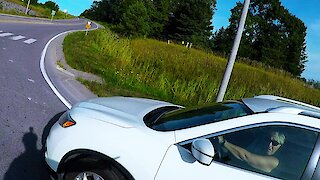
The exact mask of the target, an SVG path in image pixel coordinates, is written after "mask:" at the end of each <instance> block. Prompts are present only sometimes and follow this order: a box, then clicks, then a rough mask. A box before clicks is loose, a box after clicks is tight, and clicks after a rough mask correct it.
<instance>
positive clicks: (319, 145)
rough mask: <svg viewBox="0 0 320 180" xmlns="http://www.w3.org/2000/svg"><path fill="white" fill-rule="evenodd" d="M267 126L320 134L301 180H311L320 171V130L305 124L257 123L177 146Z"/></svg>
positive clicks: (230, 166)
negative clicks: (291, 128) (316, 171)
mask: <svg viewBox="0 0 320 180" xmlns="http://www.w3.org/2000/svg"><path fill="white" fill-rule="evenodd" d="M265 126H288V127H295V128H301V129H306V130H310V131H315V132H317V133H319V134H318V137H317V141H316V144H315V146H314V149H313V150H312V153H311V156H310V159H309V160H308V163H307V166H306V168H305V170H304V171H303V173H302V175H301V179H311V178H312V176H313V175H314V174H315V169H318V170H319V169H320V159H319V158H320V129H319V128H315V127H311V126H307V125H303V124H297V123H290V122H281V121H278V122H277V121H275V122H262V123H257V124H250V125H245V126H240V127H236V128H231V129H228V130H223V131H219V132H216V133H211V134H207V135H204V136H200V137H195V138H192V139H189V140H185V141H182V142H178V143H176V144H175V145H178V146H183V145H186V144H189V143H192V141H194V140H195V139H199V138H209V137H217V136H220V135H223V134H228V133H233V132H236V131H242V130H246V129H251V128H257V127H265ZM313 158H315V161H316V162H317V164H318V165H315V163H314V159H313ZM318 160H319V161H318ZM212 163H216V164H220V165H223V166H226V167H228V168H234V169H237V170H240V171H244V172H250V173H254V174H256V175H260V176H263V177H268V178H270V177H271V178H275V179H278V178H276V177H273V176H268V175H266V174H261V173H258V172H255V171H250V170H247V169H243V168H240V167H236V166H232V165H228V164H225V163H222V162H218V161H212ZM316 166H317V167H316ZM310 171H311V173H310ZM317 175H318V176H320V173H317Z"/></svg>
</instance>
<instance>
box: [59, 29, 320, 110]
mask: <svg viewBox="0 0 320 180" xmlns="http://www.w3.org/2000/svg"><path fill="white" fill-rule="evenodd" d="M75 42H77V43H75ZM64 51H65V54H66V57H67V61H68V63H69V64H70V65H71V66H73V67H75V68H77V69H79V70H83V71H87V72H91V73H95V74H97V75H99V76H101V77H102V78H104V80H105V82H106V85H97V84H96V83H90V82H84V83H86V85H87V86H88V87H89V88H91V89H93V90H94V91H95V92H96V93H97V94H99V95H101V96H103V95H122V94H121V92H122V91H121V90H119V89H122V90H124V91H126V92H128V91H130V92H135V93H138V95H139V96H147V97H153V98H156V99H161V100H166V101H170V102H173V103H178V104H182V105H187V106H189V105H196V104H205V103H210V102H214V101H215V98H216V95H217V93H218V89H219V85H220V82H221V78H222V76H223V73H224V69H225V66H226V62H227V60H226V59H224V58H221V57H218V56H215V55H213V54H211V53H208V52H204V51H200V50H195V49H187V48H185V47H184V46H180V45H176V44H167V43H165V42H160V41H156V40H152V39H133V40H128V39H125V38H119V37H118V36H117V35H115V34H113V33H112V32H111V31H110V30H107V29H106V30H99V31H95V32H90V34H89V35H88V36H84V35H83V33H81V32H80V33H74V34H71V35H69V36H68V37H67V38H66V39H65V42H64ZM96 86H99V87H100V88H96ZM104 88H105V89H104ZM108 88H109V89H113V88H116V89H117V91H116V93H115V94H113V93H111V94H110V92H107V91H108ZM260 94H272V95H279V96H283V97H288V98H292V99H295V100H300V101H303V102H307V103H311V104H314V105H317V106H319V105H320V91H319V90H317V89H312V88H308V87H307V86H306V85H305V84H304V83H303V82H302V81H300V80H297V79H293V78H292V77H291V75H290V74H288V73H285V72H282V71H279V70H274V69H270V68H267V69H263V68H262V67H259V66H256V67H252V66H249V65H247V64H245V63H236V64H235V67H234V70H233V73H232V77H231V80H230V84H229V87H228V90H227V92H226V96H225V99H240V98H243V97H252V96H255V95H260ZM126 95H128V94H126ZM129 95H130V93H129Z"/></svg>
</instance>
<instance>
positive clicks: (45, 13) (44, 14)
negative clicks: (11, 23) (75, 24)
mask: <svg viewBox="0 0 320 180" xmlns="http://www.w3.org/2000/svg"><path fill="white" fill-rule="evenodd" d="M7 1H8V2H12V3H15V4H19V5H21V6H26V4H25V3H24V2H23V1H21V0H7ZM29 8H30V9H31V10H33V11H35V12H36V13H37V14H38V15H37V16H31V15H25V14H24V12H20V11H16V10H2V8H0V13H4V14H12V15H19V16H28V17H41V18H49V19H51V9H49V8H46V7H44V6H40V5H30V6H29ZM70 18H74V16H72V15H70V14H68V13H64V12H62V11H60V10H59V11H58V12H56V14H55V16H54V19H70Z"/></svg>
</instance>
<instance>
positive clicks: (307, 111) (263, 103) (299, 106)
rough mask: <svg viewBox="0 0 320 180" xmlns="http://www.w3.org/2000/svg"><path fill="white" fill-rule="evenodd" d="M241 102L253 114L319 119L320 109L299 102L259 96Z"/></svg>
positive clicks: (270, 96)
mask: <svg viewBox="0 0 320 180" xmlns="http://www.w3.org/2000/svg"><path fill="white" fill-rule="evenodd" d="M242 102H243V103H244V104H245V105H246V106H248V107H249V108H250V109H251V110H252V111H253V112H255V113H260V112H279V113H290V114H300V115H306V116H311V117H315V118H319V119H320V108H319V107H316V106H312V105H310V104H306V103H302V102H299V101H295V100H291V99H287V98H283V97H278V96H272V95H261V96H255V97H253V98H244V99H242Z"/></svg>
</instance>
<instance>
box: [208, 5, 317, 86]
mask: <svg viewBox="0 0 320 180" xmlns="http://www.w3.org/2000/svg"><path fill="white" fill-rule="evenodd" d="M238 1H239V0H217V7H216V8H217V10H216V11H215V14H214V16H213V26H214V29H215V30H218V29H220V28H221V27H227V26H228V25H229V21H228V19H229V17H230V15H231V12H230V9H232V8H233V7H234V6H235V5H236V2H238ZM241 2H244V0H241ZM281 2H282V5H283V6H284V7H285V8H286V9H288V10H289V12H290V13H292V14H293V15H295V16H297V17H298V18H299V19H301V20H302V21H303V22H304V23H305V25H306V27H307V37H306V41H307V53H308V62H307V63H306V64H305V65H306V67H305V71H304V72H303V73H302V77H304V78H306V79H314V80H317V81H320V10H319V7H320V1H319V0H281ZM302 7H303V8H302Z"/></svg>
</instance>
